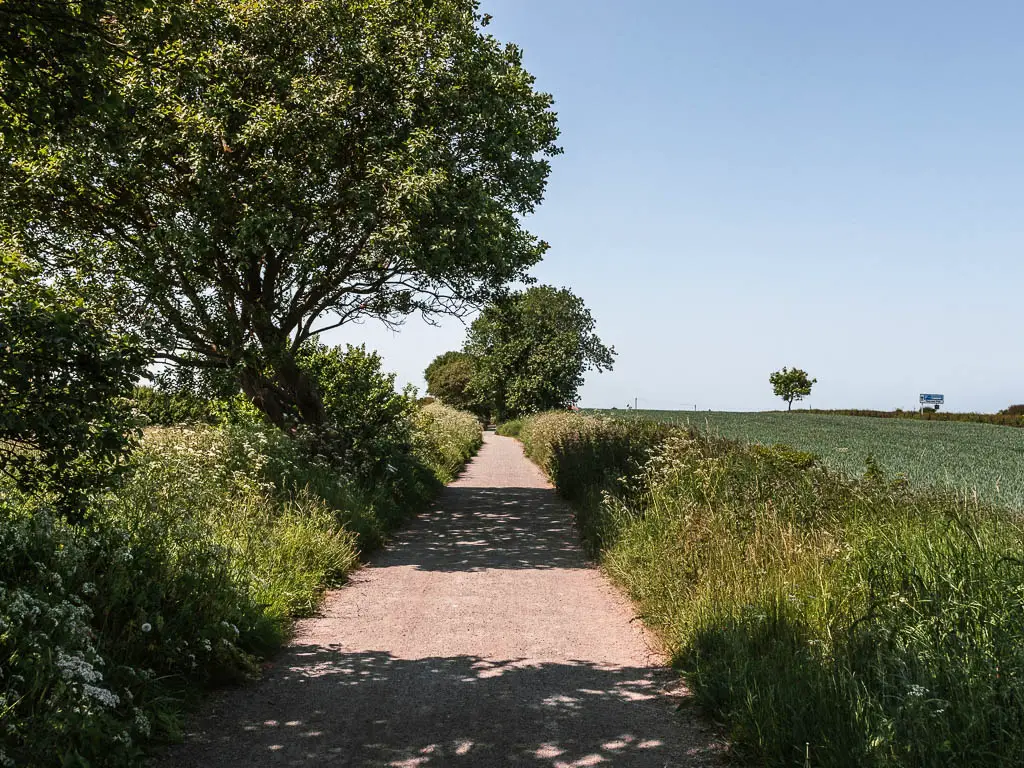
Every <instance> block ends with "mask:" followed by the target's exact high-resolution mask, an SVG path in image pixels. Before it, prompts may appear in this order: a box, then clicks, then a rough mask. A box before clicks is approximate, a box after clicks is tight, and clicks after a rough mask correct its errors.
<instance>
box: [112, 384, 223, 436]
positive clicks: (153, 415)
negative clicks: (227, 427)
mask: <svg viewBox="0 0 1024 768" xmlns="http://www.w3.org/2000/svg"><path fill="white" fill-rule="evenodd" d="M132 405H133V406H134V407H135V409H136V411H138V413H139V414H140V415H141V416H142V417H143V418H144V419H145V421H146V424H148V425H152V426H161V427H171V426H174V425H175V424H216V423H217V422H218V421H219V420H220V419H219V413H218V408H217V405H218V404H216V403H214V402H211V401H210V400H205V399H202V398H199V397H195V396H193V395H191V394H189V393H187V392H163V391H161V390H158V389H154V388H153V387H143V386H139V387H135V390H134V391H133V392H132Z"/></svg>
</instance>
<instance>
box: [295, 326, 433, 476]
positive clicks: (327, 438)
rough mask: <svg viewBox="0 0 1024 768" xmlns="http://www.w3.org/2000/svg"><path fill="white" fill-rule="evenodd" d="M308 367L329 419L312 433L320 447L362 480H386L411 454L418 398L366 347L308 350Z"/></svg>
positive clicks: (312, 345)
mask: <svg viewBox="0 0 1024 768" xmlns="http://www.w3.org/2000/svg"><path fill="white" fill-rule="evenodd" d="M300 364H301V366H302V368H303V369H304V370H305V371H306V372H307V373H309V374H310V376H311V377H312V378H313V380H314V381H315V382H316V385H317V388H318V389H319V391H320V396H321V398H322V400H323V405H324V411H325V413H326V423H325V425H324V426H323V428H322V429H320V430H318V431H317V432H316V434H314V435H312V436H311V437H312V439H313V441H314V444H315V446H316V450H317V451H318V452H319V453H320V454H321V455H322V456H323V457H324V458H326V459H328V460H329V461H331V463H333V464H334V465H335V466H337V467H338V468H339V469H341V470H342V471H343V472H345V473H347V474H348V475H349V476H350V477H351V478H352V479H354V480H356V481H357V482H359V483H361V484H363V485H368V486H373V485H375V484H377V483H380V482H382V481H385V480H386V479H387V476H388V467H389V466H390V467H394V466H395V463H396V462H398V461H401V459H402V457H405V456H409V455H410V451H411V447H412V441H413V438H412V431H413V424H412V416H413V413H414V412H415V409H416V404H415V400H414V399H413V398H412V397H411V396H410V395H408V394H399V393H397V392H395V375H394V374H389V373H385V372H384V371H382V370H381V359H380V356H379V355H378V354H377V353H376V352H367V351H366V347H365V346H359V347H353V346H352V345H348V346H347V347H345V348H344V349H342V348H341V347H327V346H324V345H322V344H315V343H310V344H307V345H306V346H305V347H303V349H302V354H301V356H300Z"/></svg>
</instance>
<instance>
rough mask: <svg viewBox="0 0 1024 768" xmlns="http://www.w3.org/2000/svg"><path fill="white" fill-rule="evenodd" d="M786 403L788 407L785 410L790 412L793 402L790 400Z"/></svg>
mask: <svg viewBox="0 0 1024 768" xmlns="http://www.w3.org/2000/svg"><path fill="white" fill-rule="evenodd" d="M786 403H787V404H788V405H789V407H788V408H787V409H786V410H787V411H792V410H793V400H792V399H790V400H787V401H786Z"/></svg>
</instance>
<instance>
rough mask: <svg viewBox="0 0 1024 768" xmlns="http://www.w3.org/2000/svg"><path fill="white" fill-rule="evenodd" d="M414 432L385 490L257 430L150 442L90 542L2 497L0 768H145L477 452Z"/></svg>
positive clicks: (459, 424) (432, 429)
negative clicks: (201, 696)
mask: <svg viewBox="0 0 1024 768" xmlns="http://www.w3.org/2000/svg"><path fill="white" fill-rule="evenodd" d="M414 421H415V423H414V425H412V426H411V427H410V429H411V432H410V435H411V437H410V440H411V442H413V443H415V445H416V451H417V453H416V455H413V454H412V453H410V454H408V455H407V456H405V457H404V458H403V457H399V458H401V461H400V462H399V466H395V467H394V468H393V471H391V472H388V473H387V474H386V477H387V478H388V482H384V481H381V482H378V483H376V484H374V485H373V486H372V487H371V486H362V485H359V484H357V483H354V482H353V481H352V480H351V479H349V478H346V477H345V476H344V475H342V474H341V473H339V472H338V471H337V470H336V468H335V467H334V466H333V465H332V464H331V463H330V462H329V461H327V460H325V459H322V458H320V459H317V458H311V457H310V456H309V455H308V454H307V453H306V452H305V449H304V444H303V442H302V441H300V440H296V439H293V438H291V437H289V436H287V435H285V434H284V433H282V432H280V431H279V430H276V429H273V428H270V427H264V426H260V425H254V424H228V425H224V426H221V427H208V426H193V427H188V428H183V427H178V428H153V429H149V430H147V431H146V433H145V436H144V439H143V442H142V446H141V448H140V449H139V450H137V451H136V453H135V454H134V455H133V456H132V461H131V467H130V469H131V472H130V474H129V475H128V477H127V478H126V479H125V481H124V482H123V484H122V486H121V487H120V488H119V489H117V491H116V492H112V493H109V494H107V495H106V496H104V497H102V498H101V499H98V500H97V501H96V502H95V503H94V504H93V506H92V507H91V509H90V514H89V517H88V523H89V525H88V527H86V526H72V525H69V524H67V523H66V522H64V521H63V520H62V519H61V518H60V517H59V516H58V515H56V514H55V512H54V511H53V510H52V509H50V508H49V507H48V506H47V504H46V503H45V501H39V500H30V499H29V498H27V497H25V496H24V495H21V494H20V493H18V492H17V491H15V490H14V489H13V488H11V487H9V486H0V712H2V713H3V724H4V730H3V731H2V732H0V766H2V765H9V764H11V763H12V761H13V764H14V765H18V766H50V765H54V764H58V765H88V764H93V765H104V766H130V765H138V764H139V762H140V759H141V758H140V755H141V751H142V749H143V747H144V745H145V744H146V743H147V742H148V741H149V740H151V739H161V738H168V737H173V736H175V735H176V733H177V731H178V728H179V723H180V717H181V712H182V709H183V707H184V706H185V705H186V703H187V699H188V698H189V697H190V696H194V695H195V694H196V692H197V691H199V690H202V689H203V688H204V687H205V686H208V685H215V684H219V683H223V682H227V681H237V680H242V679H245V678H246V677H248V676H250V675H252V674H254V673H255V672H256V671H257V664H256V662H257V661H258V659H260V658H262V657H265V656H266V655H267V654H269V653H271V652H272V651H273V650H275V649H276V648H277V647H279V645H280V644H281V642H282V641H283V639H284V638H285V637H286V635H287V633H288V630H289V627H290V623H291V621H292V620H293V619H294V618H296V617H299V616H304V615H308V614H310V613H311V612H312V611H313V610H314V609H315V607H316V605H317V603H318V601H319V599H320V596H321V594H322V592H323V590H324V588H325V587H328V586H331V585H335V584H340V583H341V582H342V581H343V580H344V579H345V577H346V575H347V574H348V573H349V572H350V571H351V569H352V568H353V567H355V565H356V563H357V560H358V555H359V552H360V551H361V549H363V548H366V547H370V546H375V545H376V544H378V543H380V542H381V541H382V540H383V539H384V538H385V537H386V536H387V534H388V533H389V532H390V531H391V530H393V528H394V527H395V525H397V524H399V523H400V522H401V521H403V520H405V519H406V518H407V517H408V516H409V515H410V514H412V513H414V512H415V511H417V510H418V509H421V508H422V507H423V506H424V505H425V504H426V503H427V502H428V501H429V499H430V498H431V497H432V495H433V493H434V492H435V491H436V489H437V487H438V486H439V478H438V477H436V476H435V474H434V473H435V472H437V473H438V474H440V475H441V479H445V478H447V477H448V476H450V475H451V474H452V473H453V472H454V471H455V470H456V469H457V467H456V462H457V461H458V457H460V456H461V457H468V455H469V454H470V453H471V452H472V451H473V450H474V449H475V446H476V445H478V444H479V440H480V430H479V425H478V424H477V422H476V420H475V419H474V418H473V417H472V416H469V415H467V414H461V413H458V412H452V411H450V409H446V408H443V407H442V406H436V407H435V406H428V408H425V409H423V411H421V412H419V413H417V414H415V415H414ZM470 427H472V429H470Z"/></svg>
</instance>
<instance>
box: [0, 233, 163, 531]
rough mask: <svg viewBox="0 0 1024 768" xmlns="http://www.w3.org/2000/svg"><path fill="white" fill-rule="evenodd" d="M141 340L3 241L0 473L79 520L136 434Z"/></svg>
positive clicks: (0, 267)
mask: <svg viewBox="0 0 1024 768" xmlns="http://www.w3.org/2000/svg"><path fill="white" fill-rule="evenodd" d="M145 365H146V355H145V353H144V351H143V349H142V348H141V346H140V343H139V339H138V338H137V337H135V336H134V335H132V334H127V333H121V332H119V331H118V330H116V329H115V327H114V324H113V322H112V320H111V318H110V317H108V316H106V314H104V312H101V311H98V310H96V309H93V308H90V307H88V306H87V305H86V304H85V302H84V301H83V300H82V298H81V296H78V295H75V294H74V293H70V292H68V291H67V290H64V289H62V288H61V287H60V286H59V285H56V284H54V282H53V281H52V280H47V279H45V278H44V277H43V275H42V274H41V270H40V269H39V268H38V267H36V266H30V265H29V264H28V263H27V262H25V261H24V260H22V259H21V258H20V257H19V256H17V255H15V254H13V253H11V252H10V251H9V250H8V247H7V245H6V244H5V243H0V386H2V392H0V474H3V475H6V476H8V477H13V478H14V479H15V481H16V482H17V484H18V485H19V487H21V488H22V490H25V491H26V492H30V493H34V492H45V493H48V494H51V495H52V497H53V498H54V500H55V503H57V504H58V505H59V506H60V507H61V510H62V512H64V513H65V514H67V515H69V516H71V517H73V518H76V519H77V518H78V517H79V516H80V515H81V513H82V509H83V507H84V505H85V504H86V503H87V501H88V499H89V497H90V495H91V494H93V493H94V492H95V491H96V490H97V489H100V488H103V487H105V486H107V485H108V484H109V483H110V482H111V481H112V479H113V478H114V476H115V475H116V473H117V472H118V471H119V469H120V468H121V467H122V466H123V463H124V459H125V457H126V456H127V455H128V453H130V451H131V448H132V446H133V444H134V440H135V438H136V434H135V429H134V425H133V423H132V413H131V410H130V409H129V408H128V407H127V405H126V400H127V397H128V396H129V395H130V393H131V390H132V386H133V384H134V382H135V381H136V380H137V379H138V377H139V375H140V374H141V372H142V370H143V369H144V367H145Z"/></svg>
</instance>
